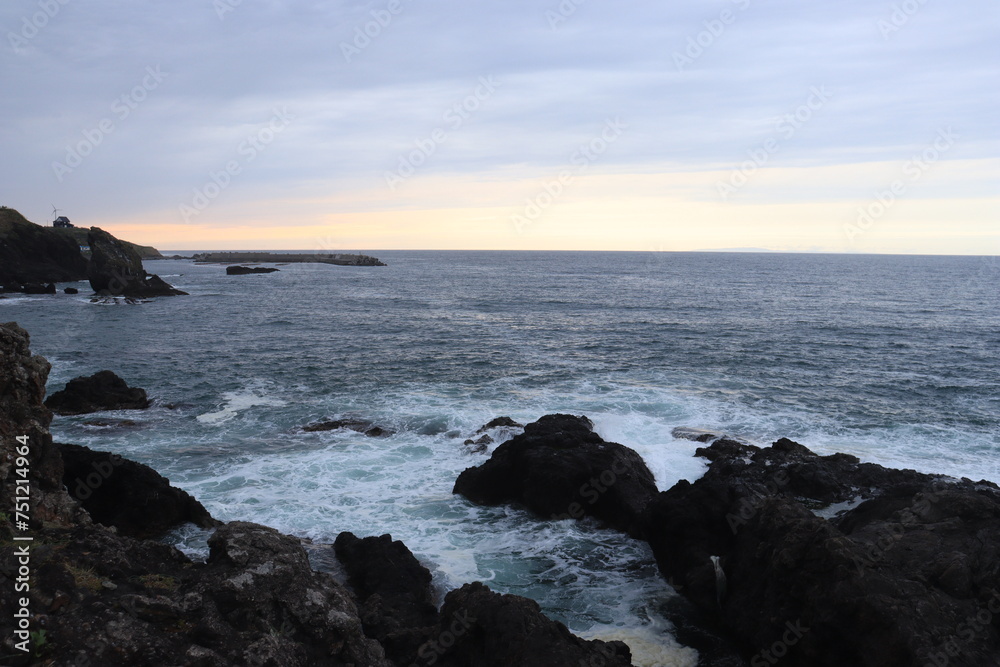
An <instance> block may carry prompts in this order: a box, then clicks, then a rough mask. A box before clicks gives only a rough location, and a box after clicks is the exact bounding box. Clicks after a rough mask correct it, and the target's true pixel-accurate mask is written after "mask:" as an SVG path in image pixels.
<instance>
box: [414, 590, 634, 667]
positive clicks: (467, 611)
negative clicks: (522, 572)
mask: <svg viewBox="0 0 1000 667" xmlns="http://www.w3.org/2000/svg"><path fill="white" fill-rule="evenodd" d="M418 655H419V658H420V662H419V663H418V664H424V665H430V664H434V665H440V666H441V667H468V666H470V665H475V666H476V667H511V666H512V665H517V667H579V666H580V665H604V666H606V667H630V665H631V664H632V660H631V658H632V654H631V652H630V651H629V648H628V646H626V645H625V644H623V643H622V642H603V641H599V640H593V641H586V640H584V639H581V638H579V637H577V636H576V635H573V634H572V633H570V631H569V630H567V629H566V626H564V625H563V624H562V623H559V622H557V621H553V620H550V619H548V618H546V617H545V615H544V614H542V612H541V610H540V609H539V607H538V604H537V603H536V602H535V601H533V600H529V599H528V598H523V597H519V596H516V595H500V594H499V593H494V592H493V591H491V590H490V589H489V588H487V587H486V586H484V585H483V584H481V583H479V582H476V583H472V584H466V585H465V586H462V587H461V588H460V589H457V590H454V591H452V592H450V593H448V595H447V596H446V597H445V601H444V606H443V607H442V608H441V620H440V622H439V624H438V627H437V628H436V629H435V631H434V633H433V635H432V639H430V640H429V641H428V642H427V643H425V644H424V645H423V646H421V647H420V649H419V651H418Z"/></svg>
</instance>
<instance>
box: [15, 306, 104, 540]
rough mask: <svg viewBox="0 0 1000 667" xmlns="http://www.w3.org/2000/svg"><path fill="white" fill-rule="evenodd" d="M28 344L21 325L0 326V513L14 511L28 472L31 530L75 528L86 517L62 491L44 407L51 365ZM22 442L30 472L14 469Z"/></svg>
mask: <svg viewBox="0 0 1000 667" xmlns="http://www.w3.org/2000/svg"><path fill="white" fill-rule="evenodd" d="M29 344H30V337H29V336H28V332H27V331H25V330H24V329H22V328H21V327H19V326H17V324H15V323H13V322H9V323H7V324H0V503H2V504H0V512H5V513H9V512H10V510H11V508H13V507H14V498H15V489H16V487H17V486H18V481H17V480H18V479H19V474H18V470H19V469H24V468H25V467H26V468H27V470H28V471H30V475H28V476H27V480H28V485H27V486H28V487H29V494H28V495H29V497H30V499H31V503H32V514H31V518H32V525H33V526H35V527H39V526H41V525H43V524H54V525H60V526H69V525H74V524H76V523H78V522H80V521H81V520H83V519H85V515H82V514H83V513H81V512H80V510H79V508H78V506H77V504H76V502H75V501H73V500H72V499H71V498H70V497H69V495H68V494H67V493H66V492H65V491H64V490H63V481H62V479H63V462H62V457H61V456H60V455H59V450H58V448H57V446H56V445H55V444H54V443H53V442H52V436H51V435H50V434H49V424H50V423H51V421H52V413H51V412H49V410H48V409H47V408H46V407H45V406H44V405H43V404H42V399H43V398H44V397H45V382H46V380H47V379H48V376H49V369H50V365H49V362H48V361H46V360H45V359H44V358H43V357H40V356H33V355H32V354H31V351H30V349H29ZM18 437H22V438H23V442H26V443H27V448H28V452H29V453H28V455H27V457H24V458H26V463H27V465H26V466H18V465H16V464H17V460H18V458H20V457H19V454H18V451H17V450H18V449H19V448H22V447H23V446H24V445H23V444H22V442H19V441H18V440H17V438H18ZM22 451H23V449H22ZM20 478H21V479H24V478H23V477H20ZM22 485H23V483H22ZM22 493H23V492H22ZM81 515H82V516H81Z"/></svg>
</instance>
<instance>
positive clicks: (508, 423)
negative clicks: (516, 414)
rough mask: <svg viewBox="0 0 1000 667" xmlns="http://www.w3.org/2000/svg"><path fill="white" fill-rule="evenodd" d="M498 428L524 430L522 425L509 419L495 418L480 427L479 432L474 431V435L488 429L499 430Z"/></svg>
mask: <svg viewBox="0 0 1000 667" xmlns="http://www.w3.org/2000/svg"><path fill="white" fill-rule="evenodd" d="M500 427H505V428H512V429H513V428H524V424H519V423H517V422H516V421H514V420H513V419H511V418H510V417H496V418H495V419H491V420H489V421H488V422H486V423H485V424H483V425H482V426H480V427H479V430H478V431H476V432H475V434H474V435H479V434H480V433H486V432H487V431H489V430H490V429H493V428H500Z"/></svg>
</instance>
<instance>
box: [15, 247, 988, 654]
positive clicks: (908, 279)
mask: <svg viewBox="0 0 1000 667" xmlns="http://www.w3.org/2000/svg"><path fill="white" fill-rule="evenodd" d="M369 254H374V255H377V256H378V257H379V258H380V259H382V260H383V261H385V262H387V263H388V264H389V266H387V267H380V268H376V267H338V266H329V265H322V264H289V265H285V266H280V269H281V271H280V272H278V273H273V274H263V275H249V276H227V275H225V271H224V269H223V268H222V267H220V266H218V265H196V264H194V263H192V262H190V261H151V262H147V263H146V268H147V270H149V271H150V272H154V273H158V274H160V275H161V276H162V277H164V278H165V279H166V280H167V281H168V282H170V283H172V284H173V285H174V286H176V287H178V288H180V289H183V290H185V291H187V292H189V293H190V296H187V297H176V298H160V299H155V300H153V301H150V302H148V303H143V304H139V305H125V304H122V303H92V302H91V301H90V299H89V297H88V296H86V294H87V293H89V290H87V289H86V288H87V285H86V284H85V283H83V284H81V285H79V287H81V292H83V294H81V295H77V296H68V295H63V294H59V295H57V296H54V297H53V296H32V297H25V296H11V297H8V298H6V299H0V318H2V319H3V320H4V321H10V320H14V321H17V322H18V323H19V324H21V325H22V326H24V327H25V328H27V329H28V330H29V332H30V333H31V335H32V348H33V350H34V352H35V353H37V354H42V355H44V356H46V357H47V358H48V359H49V360H50V361H51V362H52V364H53V368H52V373H51V376H50V379H49V390H50V391H54V390H56V389H59V388H61V387H62V386H63V385H64V383H65V382H66V381H68V380H69V379H71V378H73V377H76V376H78V375H89V374H92V373H94V372H96V371H98V370H102V369H110V370H113V371H115V372H116V373H118V374H119V375H120V376H122V377H123V378H125V379H126V380H127V381H128V382H129V383H130V384H132V385H133V386H140V387H144V388H145V389H147V390H148V391H149V393H150V396H151V397H152V398H153V399H154V400H155V403H154V406H153V407H152V408H150V409H149V410H147V411H143V412H134V411H122V412H110V413H103V414H100V415H97V416H98V417H103V418H118V419H129V420H133V421H134V422H136V423H135V425H134V426H129V427H117V428H109V427H102V426H93V425H88V424H86V423H85V422H87V421H92V420H93V419H94V417H95V416H94V415H87V416H80V417H57V418H56V419H55V421H54V422H53V425H52V431H53V434H54V436H55V437H56V439H57V440H58V441H62V442H74V443H78V444H83V445H87V446H90V447H92V448H96V449H100V450H105V451H112V452H116V453H119V454H121V455H123V456H126V457H128V458H132V459H134V460H137V461H141V462H143V463H146V464H148V465H150V466H152V467H153V468H155V469H156V470H158V471H159V472H161V473H162V474H163V475H165V476H167V477H169V478H170V480H171V482H172V483H174V484H176V485H178V486H180V487H182V488H184V489H186V490H187V491H189V492H191V493H192V494H193V495H194V496H196V497H197V498H198V499H199V500H200V501H201V502H202V503H203V504H204V505H205V506H206V507H207V508H208V509H209V511H210V512H211V513H212V514H213V515H214V516H216V517H218V518H220V519H222V520H227V521H228V520H249V521H255V522H259V523H263V524H267V525H270V526H273V527H275V528H277V529H278V530H281V531H283V532H287V533H291V534H294V535H298V536H301V537H306V538H310V539H311V540H313V541H314V543H316V544H323V543H330V542H332V541H333V540H334V539H335V538H336V536H337V534H338V533H340V532H341V531H345V530H348V531H352V532H354V533H355V534H357V535H359V536H366V535H380V534H383V533H391V534H392V536H393V538H395V539H401V540H403V541H404V542H406V544H407V545H408V546H409V548H410V549H411V550H412V551H413V552H414V554H415V555H416V556H417V557H418V558H419V559H420V560H421V561H422V562H423V563H424V564H425V565H427V566H428V567H429V568H430V569H431V571H432V573H433V574H434V577H435V585H436V587H437V591H438V594H439V596H441V595H443V594H444V592H445V591H447V590H450V589H452V588H455V587H458V586H460V585H462V584H463V583H466V582H470V581H484V582H486V583H487V584H488V585H489V586H490V587H491V588H493V589H494V590H496V591H500V592H503V593H514V594H518V595H523V596H527V597H530V598H532V599H534V600H536V601H538V602H539V604H540V605H541V606H542V608H543V610H544V611H545V613H546V614H548V615H549V616H550V617H552V618H555V619H558V620H560V621H562V622H564V623H566V624H567V625H568V626H569V627H570V628H571V629H572V630H573V631H575V632H577V633H579V634H581V635H583V636H586V637H601V638H606V639H622V640H624V641H626V642H628V643H629V645H630V646H631V647H632V649H633V653H634V654H635V656H636V659H635V662H636V664H637V665H650V666H652V665H678V666H680V665H685V666H690V665H694V664H695V663H696V659H697V656H696V653H695V652H694V651H692V650H691V649H688V648H684V647H681V646H679V645H678V644H677V643H676V642H674V641H673V639H672V635H671V632H670V625H669V623H668V622H667V621H666V620H665V618H664V616H663V614H662V609H663V604H664V601H665V600H667V599H668V598H669V596H671V595H674V594H675V593H674V592H673V591H672V589H671V588H670V587H669V586H668V584H667V583H666V582H665V581H664V580H663V579H662V577H660V575H659V574H658V572H657V570H656V566H655V563H654V561H653V559H652V555H651V553H650V550H649V549H648V547H647V546H646V545H645V544H643V543H641V542H638V541H635V540H632V539H629V538H627V537H624V536H622V535H620V534H618V533H615V532H613V531H608V530H604V529H602V528H601V527H600V526H597V525H595V524H593V523H589V522H583V523H578V522H574V521H571V520H565V521H547V520H542V519H539V518H537V517H534V516H532V515H531V514H529V513H527V512H525V511H523V510H520V509H516V508H509V507H495V508H489V507H477V506H474V505H472V504H471V503H469V502H467V501H465V500H464V499H463V498H461V497H458V496H455V495H453V494H452V493H451V489H452V486H453V484H454V481H455V478H456V477H457V476H458V474H459V473H460V472H461V471H462V470H463V469H464V468H466V467H469V466H473V465H478V464H480V463H482V462H483V461H485V460H486V459H487V458H488V456H489V453H490V451H492V449H493V448H495V446H496V444H494V445H492V446H491V448H490V450H489V451H487V452H486V453H480V454H471V453H469V451H468V449H467V448H466V447H464V446H463V444H462V443H463V440H464V439H465V438H467V437H468V436H470V435H471V434H472V433H473V432H474V431H475V430H476V429H477V428H478V427H480V426H481V425H482V424H484V423H485V422H487V421H489V420H490V419H492V418H493V417H496V416H500V415H507V416H511V417H513V418H514V419H516V420H518V421H520V422H521V423H526V422H528V421H532V420H534V419H537V418H538V417H540V416H542V415H544V414H548V413H553V412H565V413H572V414H585V415H587V416H588V417H590V418H591V419H592V420H593V421H594V423H595V425H596V430H597V431H598V433H600V434H601V435H602V436H603V437H604V438H605V439H607V440H612V441H616V442H620V443H622V444H624V445H627V446H629V447H631V448H633V449H635V450H636V451H637V452H639V453H640V454H641V455H642V457H643V458H644V459H645V461H646V463H647V464H648V466H649V467H650V469H651V470H652V471H653V473H654V474H655V476H656V481H657V484H658V486H659V488H661V489H667V488H669V487H670V486H671V485H673V484H674V483H676V482H677V481H678V480H680V479H688V480H694V479H697V478H698V476H700V475H701V474H702V472H703V471H704V469H705V463H704V462H703V461H702V460H700V459H696V458H694V456H693V454H694V450H695V448H696V446H697V445H696V444H695V443H693V442H689V441H686V440H676V439H674V438H672V437H671V430H672V429H673V428H674V427H677V426H689V427H696V428H705V429H711V430H715V431H723V432H726V433H729V434H732V435H737V436H740V437H743V438H746V439H748V440H750V441H752V442H756V443H758V444H764V445H766V444H768V443H770V442H772V441H774V440H775V439H777V438H779V437H789V438H792V439H794V440H797V441H799V442H801V443H803V444H805V445H806V446H808V447H810V448H811V449H813V450H815V451H817V452H819V453H832V452H835V451H843V452H848V453H851V454H855V455H857V456H859V457H861V458H862V459H863V460H867V461H874V462H878V463H883V464H886V465H891V466H897V467H909V468H915V469H918V470H923V471H927V472H939V473H947V474H950V475H954V476H959V477H970V478H972V479H975V480H979V479H984V478H985V479H989V480H994V481H1000V457H998V453H1000V367H998V363H997V353H998V351H1000V296H998V290H997V285H998V282H1000V260H998V259H997V258H992V257H918V256H860V255H813V254H810V255H780V254H742V253H576V252H560V253H550V252H431V251H423V252H418V251H412V252H411V251H393V252H370V253H369ZM347 417H351V418H363V419H367V420H370V421H372V422H374V423H375V424H377V425H379V426H382V427H384V428H388V429H392V431H393V432H394V433H393V435H391V436H389V437H386V438H371V437H367V436H365V435H363V434H361V433H356V432H353V431H345V430H339V431H331V432H320V433H306V432H303V431H302V430H301V427H302V426H304V425H306V424H309V423H311V422H313V421H316V420H321V419H335V418H347ZM496 435H498V436H500V439H502V437H503V434H501V433H496ZM168 539H169V540H170V541H172V542H173V543H175V544H177V545H178V546H179V547H180V548H182V549H184V550H185V551H187V552H188V553H190V554H191V555H193V556H195V557H203V556H204V555H205V554H206V545H205V539H206V534H205V531H200V530H195V529H193V528H186V529H182V530H178V531H175V532H174V533H172V534H171V535H170V536H169V538H168Z"/></svg>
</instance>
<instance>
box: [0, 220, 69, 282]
mask: <svg viewBox="0 0 1000 667" xmlns="http://www.w3.org/2000/svg"><path fill="white" fill-rule="evenodd" d="M86 277H87V260H86V259H84V257H83V255H82V254H80V247H79V245H78V244H77V243H76V242H75V241H73V239H71V238H69V237H67V236H64V235H62V234H59V233H58V230H56V229H54V228H52V227H42V226H40V225H36V224H35V223H33V222H29V221H28V220H26V219H25V218H24V216H22V215H21V214H20V213H18V212H17V211H15V210H14V209H10V208H4V209H0V285H4V286H8V287H10V286H14V285H23V284H24V283H41V284H47V283H56V282H67V281H73V280H83V279H84V278H86ZM17 291H20V290H17Z"/></svg>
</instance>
